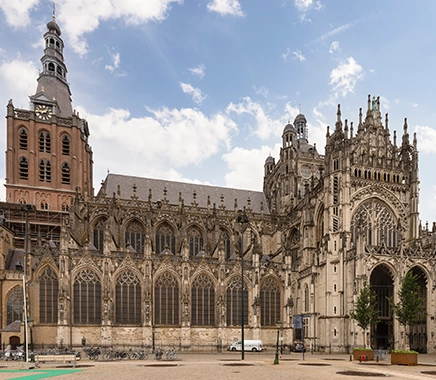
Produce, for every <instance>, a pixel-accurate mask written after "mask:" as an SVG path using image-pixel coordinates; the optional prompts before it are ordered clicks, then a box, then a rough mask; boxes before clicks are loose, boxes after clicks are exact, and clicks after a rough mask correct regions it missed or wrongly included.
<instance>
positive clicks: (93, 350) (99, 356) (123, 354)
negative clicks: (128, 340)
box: [83, 347, 177, 360]
mask: <svg viewBox="0 0 436 380" xmlns="http://www.w3.org/2000/svg"><path fill="white" fill-rule="evenodd" d="M83 351H84V352H85V353H86V355H87V356H88V358H89V359H90V360H147V359H148V353H147V352H146V351H145V350H143V349H139V350H136V351H131V350H129V351H125V350H118V349H115V348H105V349H102V348H101V347H85V348H83ZM152 354H153V355H154V357H153V358H154V359H155V360H161V359H162V358H165V359H167V360H175V359H177V354H176V349H175V347H170V348H169V349H168V350H167V351H165V352H164V351H163V350H162V348H157V349H155V350H153V351H152Z"/></svg>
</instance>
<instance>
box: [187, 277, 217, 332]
mask: <svg viewBox="0 0 436 380" xmlns="http://www.w3.org/2000/svg"><path fill="white" fill-rule="evenodd" d="M191 323H192V325H193V326H214V325H215V289H214V285H213V282H212V279H211V278H210V277H209V276H208V275H206V274H201V275H199V276H197V277H196V278H195V280H194V282H193V283H192V288H191Z"/></svg>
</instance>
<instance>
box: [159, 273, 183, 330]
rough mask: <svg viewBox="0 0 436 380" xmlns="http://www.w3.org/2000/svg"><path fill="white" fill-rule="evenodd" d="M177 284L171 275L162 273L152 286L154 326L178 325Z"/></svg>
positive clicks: (178, 302)
mask: <svg viewBox="0 0 436 380" xmlns="http://www.w3.org/2000/svg"><path fill="white" fill-rule="evenodd" d="M179 304H180V301H179V284H178V282H177V279H176V277H175V276H174V275H172V274H171V273H168V272H166V273H163V274H162V275H160V276H159V277H158V279H157V280H156V283H155V285H154V321H155V324H156V325H178V324H179Z"/></svg>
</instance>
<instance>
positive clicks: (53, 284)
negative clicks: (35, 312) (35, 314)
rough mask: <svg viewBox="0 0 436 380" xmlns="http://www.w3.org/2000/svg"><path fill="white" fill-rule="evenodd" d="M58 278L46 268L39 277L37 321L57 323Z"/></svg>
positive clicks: (50, 269)
mask: <svg viewBox="0 0 436 380" xmlns="http://www.w3.org/2000/svg"><path fill="white" fill-rule="evenodd" d="M58 288H59V283H58V277H57V275H56V273H55V272H54V271H53V269H52V268H50V267H48V268H47V269H46V270H45V271H44V272H43V273H42V274H41V276H40V277H39V321H40V322H41V323H57V321H58Z"/></svg>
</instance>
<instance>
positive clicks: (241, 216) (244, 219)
mask: <svg viewBox="0 0 436 380" xmlns="http://www.w3.org/2000/svg"><path fill="white" fill-rule="evenodd" d="M236 222H237V223H239V224H240V225H241V227H242V231H241V341H242V342H241V343H242V351H241V360H244V356H245V351H244V317H245V316H244V231H245V228H246V225H247V223H248V216H247V213H246V212H245V207H244V209H243V210H239V211H238V217H237V218H236Z"/></svg>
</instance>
